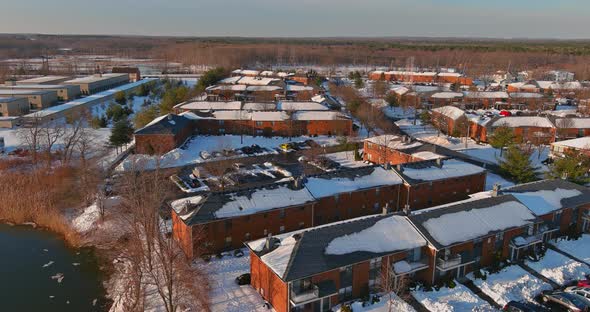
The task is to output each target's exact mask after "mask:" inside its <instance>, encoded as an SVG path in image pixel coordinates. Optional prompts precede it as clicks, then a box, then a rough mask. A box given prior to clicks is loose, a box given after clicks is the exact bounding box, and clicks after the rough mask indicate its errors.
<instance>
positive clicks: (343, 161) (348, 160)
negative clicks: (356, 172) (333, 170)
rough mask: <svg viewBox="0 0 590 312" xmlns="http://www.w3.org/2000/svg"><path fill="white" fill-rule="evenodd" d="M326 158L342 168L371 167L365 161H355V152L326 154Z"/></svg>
mask: <svg viewBox="0 0 590 312" xmlns="http://www.w3.org/2000/svg"><path fill="white" fill-rule="evenodd" d="M359 152H360V151H359ZM324 156H325V157H326V158H328V159H330V160H333V161H335V162H337V163H339V164H340V165H341V166H342V167H347V168H358V167H366V166H369V164H366V163H364V162H363V161H357V160H354V151H345V152H338V153H331V154H324Z"/></svg>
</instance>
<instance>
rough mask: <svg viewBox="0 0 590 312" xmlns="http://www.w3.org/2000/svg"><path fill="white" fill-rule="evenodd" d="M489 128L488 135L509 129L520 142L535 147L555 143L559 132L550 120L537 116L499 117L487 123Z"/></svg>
mask: <svg viewBox="0 0 590 312" xmlns="http://www.w3.org/2000/svg"><path fill="white" fill-rule="evenodd" d="M487 126H488V127H489V129H488V131H487V133H488V135H489V133H493V131H494V130H495V129H497V128H499V127H508V128H511V129H512V130H513V131H514V135H515V136H516V138H517V140H518V141H520V142H523V143H527V142H531V143H532V144H535V145H538V144H550V143H552V142H555V135H556V132H557V131H556V128H555V126H554V125H553V123H552V122H551V121H550V120H549V119H547V118H546V117H537V116H526V117H524V116H522V117H497V118H495V119H494V120H492V121H490V122H489V123H487ZM490 130H491V131H490ZM481 141H483V140H481Z"/></svg>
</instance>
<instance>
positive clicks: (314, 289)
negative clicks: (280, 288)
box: [291, 285, 320, 304]
mask: <svg viewBox="0 0 590 312" xmlns="http://www.w3.org/2000/svg"><path fill="white" fill-rule="evenodd" d="M319 296H320V289H319V288H318V286H317V285H311V289H308V290H304V291H301V292H295V291H293V290H291V301H292V302H293V303H294V304H300V303H303V302H307V301H310V300H313V299H317V298H319Z"/></svg>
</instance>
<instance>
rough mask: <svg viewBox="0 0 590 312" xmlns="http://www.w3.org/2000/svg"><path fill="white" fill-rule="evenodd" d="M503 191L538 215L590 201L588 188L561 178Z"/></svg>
mask: <svg viewBox="0 0 590 312" xmlns="http://www.w3.org/2000/svg"><path fill="white" fill-rule="evenodd" d="M502 193H503V194H511V195H513V196H514V197H516V198H517V199H518V200H519V201H520V202H522V203H523V204H524V205H526V206H527V207H528V208H529V209H530V210H531V211H532V212H533V213H534V214H535V215H536V216H542V215H545V214H548V213H552V212H554V211H557V210H560V209H563V208H574V207H578V206H580V205H583V204H588V203H590V190H588V188H586V187H584V186H581V185H578V184H575V183H572V182H569V181H565V180H560V179H554V180H542V181H536V182H531V183H526V184H520V185H515V186H512V187H509V188H507V189H504V190H503V191H502Z"/></svg>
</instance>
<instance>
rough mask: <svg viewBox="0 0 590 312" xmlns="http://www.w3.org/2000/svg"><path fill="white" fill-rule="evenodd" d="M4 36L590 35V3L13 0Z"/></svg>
mask: <svg viewBox="0 0 590 312" xmlns="http://www.w3.org/2000/svg"><path fill="white" fill-rule="evenodd" d="M3 2H4V3H3V4H2V5H1V6H0V7H1V9H0V33H43V34H121V35H158V36H168V35H170V36H243V37H387V36H393V37H398V36H412V37H413V36H419V37H489V38H556V39H588V38H590V18H589V17H588V16H589V14H590V1H588V0H552V1H548V0H485V1H484V0H93V1H89V0H7V1H3Z"/></svg>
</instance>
